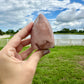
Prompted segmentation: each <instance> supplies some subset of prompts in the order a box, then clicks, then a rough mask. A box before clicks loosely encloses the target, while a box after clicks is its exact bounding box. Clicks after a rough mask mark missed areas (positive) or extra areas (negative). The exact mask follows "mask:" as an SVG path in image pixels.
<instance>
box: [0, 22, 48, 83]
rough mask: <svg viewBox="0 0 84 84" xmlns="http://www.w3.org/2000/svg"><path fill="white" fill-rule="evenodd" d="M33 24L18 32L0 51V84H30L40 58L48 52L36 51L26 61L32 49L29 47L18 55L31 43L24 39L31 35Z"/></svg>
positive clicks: (29, 40)
mask: <svg viewBox="0 0 84 84" xmlns="http://www.w3.org/2000/svg"><path fill="white" fill-rule="evenodd" d="M32 26H33V23H30V24H29V25H27V26H26V27H25V28H23V29H22V30H20V31H19V32H18V33H17V34H15V35H14V37H13V38H12V39H11V40H10V41H9V42H8V43H7V45H6V46H5V47H4V48H3V49H2V50H1V51H0V84H31V83H32V79H33V76H34V74H35V71H36V66H37V64H38V62H39V60H40V58H41V57H42V56H43V55H45V54H47V53H49V50H38V51H36V52H34V53H33V54H32V55H31V56H30V57H29V58H28V59H27V60H24V59H25V58H27V56H28V55H29V54H31V53H32V51H33V49H32V47H30V48H29V49H27V50H26V51H23V52H22V53H20V54H19V52H20V51H21V50H22V48H23V47H24V46H26V45H28V44H30V43H31V39H26V40H22V39H24V38H25V37H26V36H28V35H29V34H30V33H31V29H32Z"/></svg>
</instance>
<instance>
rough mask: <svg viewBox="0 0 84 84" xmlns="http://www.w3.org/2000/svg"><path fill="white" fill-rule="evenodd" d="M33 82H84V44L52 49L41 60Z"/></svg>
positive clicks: (66, 83)
mask: <svg viewBox="0 0 84 84" xmlns="http://www.w3.org/2000/svg"><path fill="white" fill-rule="evenodd" d="M25 49H26V48H24V49H23V50H25ZM33 84H84V46H56V47H55V48H53V49H51V53H50V54H48V55H46V56H44V57H43V58H42V59H41V60H40V62H39V64H38V66H37V70H36V74H35V76H34V79H33Z"/></svg>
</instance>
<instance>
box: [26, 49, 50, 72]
mask: <svg viewBox="0 0 84 84" xmlns="http://www.w3.org/2000/svg"><path fill="white" fill-rule="evenodd" d="M49 52H50V51H49V50H39V51H36V52H35V53H33V54H32V55H31V56H30V57H29V59H28V60H26V62H27V63H26V67H28V68H29V67H30V68H31V69H33V72H35V70H36V66H37V64H38V62H39V60H40V58H41V57H42V56H44V55H46V54H48V53H49Z"/></svg>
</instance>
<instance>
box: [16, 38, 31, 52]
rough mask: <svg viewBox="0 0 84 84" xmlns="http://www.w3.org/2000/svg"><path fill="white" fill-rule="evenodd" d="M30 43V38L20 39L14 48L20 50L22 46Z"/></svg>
mask: <svg viewBox="0 0 84 84" xmlns="http://www.w3.org/2000/svg"><path fill="white" fill-rule="evenodd" d="M30 43H31V38H29V39H25V40H23V41H21V43H20V44H19V46H18V47H17V48H16V51H17V52H20V51H21V50H22V48H23V47H24V46H27V45H29V44H30Z"/></svg>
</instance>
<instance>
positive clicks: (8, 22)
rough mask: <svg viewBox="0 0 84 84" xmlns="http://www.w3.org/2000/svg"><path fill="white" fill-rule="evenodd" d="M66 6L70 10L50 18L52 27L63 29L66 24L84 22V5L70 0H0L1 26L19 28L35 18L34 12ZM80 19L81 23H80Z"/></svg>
mask: <svg viewBox="0 0 84 84" xmlns="http://www.w3.org/2000/svg"><path fill="white" fill-rule="evenodd" d="M64 8H67V9H68V10H66V11H64V12H61V13H60V14H59V15H58V16H57V18H55V19H51V20H49V21H50V23H51V26H52V28H57V29H61V28H62V27H64V26H70V25H71V26H75V24H76V25H82V24H83V23H82V22H81V21H83V20H80V19H83V18H84V15H83V14H84V10H83V9H84V6H83V5H82V4H80V3H75V2H74V3H72V4H71V3H70V0H62V1H60V0H0V27H2V28H12V29H14V30H17V29H18V28H21V27H24V26H25V25H27V24H28V23H29V22H31V21H33V20H34V19H35V18H34V17H35V15H34V12H37V14H39V13H42V14H50V13H52V12H51V11H56V10H62V9H64ZM76 9H81V10H80V11H76ZM46 10H47V11H46ZM76 21H77V22H76ZM79 21H80V22H81V24H78V23H79ZM73 22H74V24H73Z"/></svg>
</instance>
